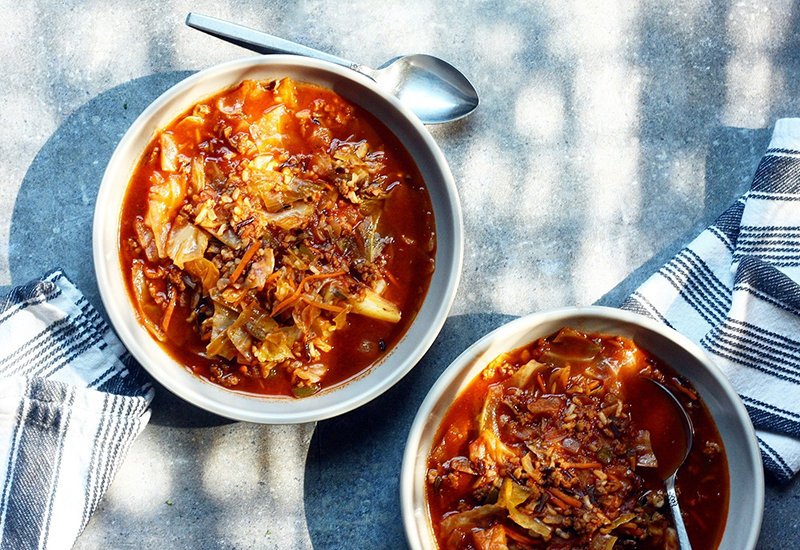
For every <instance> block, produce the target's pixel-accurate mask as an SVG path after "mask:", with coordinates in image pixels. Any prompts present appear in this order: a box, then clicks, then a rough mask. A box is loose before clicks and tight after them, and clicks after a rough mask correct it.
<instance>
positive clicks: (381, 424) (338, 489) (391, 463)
mask: <svg viewBox="0 0 800 550" xmlns="http://www.w3.org/2000/svg"><path fill="white" fill-rule="evenodd" d="M512 319H514V317H512V316H509V315H500V314H494V313H485V314H474V315H461V316H454V317H450V318H448V319H447V321H446V322H445V324H444V327H443V328H442V331H441V333H440V334H439V337H438V338H437V339H436V341H435V342H434V344H433V346H432V347H431V349H430V350H429V351H428V353H427V354H426V355H425V356H424V357H423V358H422V360H421V361H420V362H419V363H418V364H417V366H415V367H414V368H413V369H412V370H411V372H410V373H409V374H407V375H406V376H405V377H404V378H403V379H402V380H401V381H400V382H398V383H397V384H396V385H395V386H394V387H392V388H391V389H390V390H389V391H387V392H386V393H384V394H383V395H382V396H380V397H379V398H377V399H375V400H373V401H372V402H370V403H367V404H366V405H364V406H362V407H360V408H358V409H356V410H355V411H352V412H350V413H348V414H345V415H342V416H340V417H337V418H333V419H330V420H325V421H322V422H319V423H318V424H317V429H316V431H315V432H314V436H313V438H312V440H311V446H310V449H309V452H308V459H307V463H306V477H305V507H306V522H307V523H308V530H309V534H310V535H311V541H312V542H313V544H314V548H315V550H328V549H331V550H333V549H341V548H381V549H382V550H404V549H406V548H408V546H407V544H406V539H405V535H404V534H403V523H402V518H401V515H400V498H399V495H400V464H401V463H402V460H403V451H404V448H405V442H406V438H407V437H408V430H409V428H410V427H411V423H412V421H413V419H414V415H415V414H416V412H417V409H418V408H419V406H420V405H421V404H422V401H423V399H424V398H425V395H426V394H427V393H428V390H429V389H430V387H431V386H432V385H433V383H434V382H435V381H436V379H437V378H438V377H439V375H440V374H442V372H443V371H444V370H445V369H446V368H447V366H448V365H449V364H450V363H451V362H452V361H453V360H454V359H455V358H456V357H457V356H458V355H459V354H461V352H463V351H464V350H465V349H466V348H467V347H469V346H470V345H471V344H472V343H473V342H474V341H475V340H478V339H479V338H480V337H482V336H483V335H485V334H487V333H488V332H490V331H492V330H494V329H495V328H497V327H499V326H501V325H503V324H505V323H507V322H509V321H511V320H512Z"/></svg>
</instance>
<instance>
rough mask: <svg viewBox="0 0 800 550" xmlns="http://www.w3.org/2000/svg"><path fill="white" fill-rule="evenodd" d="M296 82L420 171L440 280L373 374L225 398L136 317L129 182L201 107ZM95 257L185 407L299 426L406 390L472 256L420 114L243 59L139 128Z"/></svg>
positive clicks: (168, 96)
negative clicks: (241, 86) (123, 258)
mask: <svg viewBox="0 0 800 550" xmlns="http://www.w3.org/2000/svg"><path fill="white" fill-rule="evenodd" d="M285 76H288V77H291V78H293V79H295V80H299V81H303V82H309V83H314V84H317V85H320V86H324V87H326V88H329V89H332V90H333V91H335V92H336V93H338V94H339V95H341V96H343V97H345V98H346V99H348V100H350V101H352V102H353V103H356V104H357V105H360V106H361V107H363V108H364V109H366V110H367V111H369V112H371V113H372V114H373V115H375V116H376V117H377V118H378V119H379V120H380V121H382V122H383V123H384V124H385V125H386V126H387V127H388V128H389V130H390V131H392V132H394V134H395V135H396V136H397V137H398V138H399V140H400V141H401V143H402V144H403V145H404V146H405V147H406V149H407V150H408V151H409V153H410V154H411V156H412V157H413V159H414V160H415V161H416V163H417V167H418V168H419V170H420V172H421V174H422V177H423V178H424V180H425V183H426V184H427V187H428V191H429V193H430V197H431V202H432V203H433V208H434V217H435V220H436V235H437V252H436V270H435V272H434V275H433V278H432V280H431V284H430V289H429V290H428V294H427V297H426V298H425V301H424V303H423V304H422V307H421V309H420V311H419V312H418V314H417V317H416V319H415V320H414V322H413V324H412V325H411V326H410V327H409V329H408V331H407V333H406V334H405V336H404V337H403V339H402V340H401V341H400V342H399V343H398V344H397V346H396V347H395V348H394V349H392V350H391V351H390V353H388V354H387V355H386V356H384V358H383V359H381V360H380V361H379V362H378V363H377V364H375V365H373V366H372V367H371V368H370V369H369V370H368V371H367V372H366V373H364V374H362V375H361V376H359V377H357V378H356V379H354V380H351V381H349V382H347V383H345V384H342V385H340V386H338V387H336V388H333V389H330V390H325V391H321V392H319V393H318V394H316V395H314V396H311V397H307V398H303V399H292V398H269V397H259V396H250V395H245V394H242V393H236V392H233V391H229V390H226V389H223V388H221V387H219V386H217V385H214V384H211V383H209V382H206V381H204V380H202V379H201V378H199V377H197V376H195V375H193V374H191V373H190V372H189V371H188V370H187V369H185V368H184V367H183V366H182V365H180V364H178V363H176V362H175V360H173V359H172V358H171V357H170V356H169V355H168V354H167V353H166V352H165V351H164V350H163V349H162V348H161V347H160V346H159V345H158V344H157V343H156V342H155V340H153V338H151V337H150V335H149V334H148V332H147V331H146V330H145V329H144V328H143V327H142V326H141V325H140V324H139V323H138V322H137V320H136V318H135V317H134V313H133V310H132V306H131V303H130V301H129V299H128V294H127V292H126V289H125V284H124V280H123V273H122V268H121V266H120V261H119V257H118V241H119V222H120V212H121V207H122V201H123V197H124V194H125V189H126V187H127V185H128V181H129V180H130V176H131V174H132V172H133V170H134V168H135V167H136V165H137V162H138V161H139V158H140V156H141V155H142V153H143V151H144V150H145V147H146V146H147V144H148V143H149V142H150V140H151V138H152V136H153V134H154V133H155V132H156V131H157V130H159V129H160V128H163V127H164V126H166V125H167V124H169V123H170V122H171V121H172V120H173V119H174V118H176V117H177V116H178V115H180V114H181V113H183V112H184V111H185V110H186V109H188V108H189V107H191V106H192V105H193V104H194V103H196V102H197V101H199V100H201V99H204V98H206V97H208V96H210V95H212V94H213V93H215V92H218V91H220V90H222V89H225V88H228V87H230V86H233V85H236V84H238V83H239V82H241V81H242V80H245V79H270V78H280V77H285ZM93 252H94V263H95V271H96V274H97V282H98V286H99V288H100V295H101V297H102V299H103V304H104V305H105V308H106V311H107V313H108V316H109V318H110V320H111V323H112V324H113V326H114V328H115V329H116V332H117V334H118V335H119V337H120V338H121V339H122V342H123V343H124V344H125V346H126V347H127V348H128V349H129V350H130V352H131V353H132V354H133V356H134V357H135V358H136V359H137V360H138V361H139V363H141V364H142V366H143V367H144V368H145V369H147V371H148V372H149V373H150V374H151V375H152V376H153V377H154V378H155V379H156V380H158V382H159V383H161V384H162V385H163V386H165V387H166V388H167V389H169V390H170V391H172V392H173V393H175V394H177V395H178V396H180V397H182V398H183V399H185V400H186V401H188V402H190V403H192V404H194V405H196V406H198V407H201V408H203V409H206V410H209V411H212V412H214V413H217V414H219V415H222V416H225V417H228V418H232V419H235V420H244V421H250V422H261V423H274V424H290V423H300V422H311V421H315V420H321V419H324V418H329V417H332V416H335V415H338V414H342V413H344V412H347V411H349V410H352V409H354V408H355V407H358V406H359V405H362V404H364V403H366V402H368V401H370V400H371V399H373V398H375V397H377V396H378V395H380V394H381V393H383V392H384V391H386V390H387V389H388V388H390V387H391V386H392V385H393V384H394V383H395V382H397V381H398V380H400V378H402V377H403V376H404V375H405V374H406V373H407V372H408V371H409V370H410V369H411V368H412V367H413V366H414V365H415V364H416V363H417V361H418V360H419V359H420V358H421V357H422V355H423V354H424V353H425V352H426V351H427V350H428V348H429V347H430V345H431V344H432V343H433V341H434V339H435V338H436V336H437V334H438V333H439V331H440V330H441V327H442V325H443V324H444V321H445V318H446V317H447V313H448V312H449V310H450V306H451V304H452V302H453V298H454V296H455V292H456V288H457V286H458V281H459V276H460V271H461V262H462V256H463V228H462V219H461V207H460V205H459V201H458V194H457V191H456V187H455V183H454V182H453V176H452V174H451V173H450V169H449V167H448V165H447V162H446V160H445V158H444V156H443V155H442V153H441V151H440V150H439V148H438V146H437V145H436V143H435V142H434V140H433V138H432V137H431V135H430V133H428V131H427V130H426V129H425V127H424V126H423V125H422V124H421V123H420V122H419V120H418V119H417V118H416V116H415V115H414V114H412V113H411V111H409V110H408V109H407V108H406V107H405V106H403V105H402V104H400V102H399V101H398V100H397V99H396V98H395V97H394V96H393V95H391V94H389V93H387V92H385V91H383V90H382V89H381V88H379V87H378V86H377V84H375V82H373V81H372V80H370V79H368V78H367V77H365V76H363V75H361V74H358V73H356V72H355V71H352V70H350V69H347V68H343V67H339V66H337V65H333V64H330V63H327V62H324V61H317V60H313V59H309V58H305V57H297V56H288V55H272V56H259V57H251V58H245V59H239V60H235V61H231V62H228V63H224V64H221V65H218V66H215V67H211V68H209V69H206V70H203V71H200V72H198V73H196V74H194V75H192V76H190V77H189V78H187V79H185V80H183V81H182V82H180V83H178V84H176V85H175V86H173V87H172V88H171V89H169V90H168V91H167V92H165V93H164V94H163V95H161V97H159V98H158V99H156V100H155V101H154V102H153V103H152V104H151V105H150V106H149V107H148V108H147V109H145V111H144V112H143V113H142V114H141V115H140V116H139V118H137V120H136V121H135V122H134V123H133V125H132V126H131V128H130V129H129V130H128V132H127V133H126V134H125V136H124V137H123V138H122V141H121V142H120V143H119V145H118V146H117V149H116V151H115V152H114V155H113V156H112V157H111V160H110V162H109V164H108V167H107V169H106V172H105V175H104V177H103V181H102V183H101V185H100V191H99V193H98V196H97V206H96V208H95V218H94V232H93Z"/></svg>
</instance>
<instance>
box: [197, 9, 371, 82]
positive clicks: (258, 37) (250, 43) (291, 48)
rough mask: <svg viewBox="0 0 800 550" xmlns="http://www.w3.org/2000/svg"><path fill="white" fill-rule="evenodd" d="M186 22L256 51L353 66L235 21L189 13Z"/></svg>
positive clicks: (343, 60)
mask: <svg viewBox="0 0 800 550" xmlns="http://www.w3.org/2000/svg"><path fill="white" fill-rule="evenodd" d="M186 24H187V25H188V26H190V27H192V28H194V29H197V30H199V31H203V32H205V33H207V34H210V35H212V36H216V37H218V38H222V39H223V40H226V41H227V42H231V43H232V44H236V45H237V46H242V47H244V48H247V49H249V50H253V51H255V52H258V53H289V54H295V55H302V56H305V57H313V58H314V59H321V60H322V61H330V62H331V63H336V64H337V65H342V66H343V67H348V68H351V69H354V68H355V64H354V63H351V62H350V61H347V60H346V59H342V58H341V57H336V56H335V55H330V54H327V53H325V52H321V51H319V50H315V49H313V48H309V47H306V46H301V45H300V44H295V43H294V42H290V41H288V40H284V39H283V38H278V37H277V36H272V35H271V34H267V33H265V32H261V31H257V30H254V29H250V28H248V27H244V26H242V25H237V24H236V23H230V22H228V21H223V20H222V19H217V18H216V17H210V16H208V15H201V14H199V13H190V14H189V16H188V17H187V18H186Z"/></svg>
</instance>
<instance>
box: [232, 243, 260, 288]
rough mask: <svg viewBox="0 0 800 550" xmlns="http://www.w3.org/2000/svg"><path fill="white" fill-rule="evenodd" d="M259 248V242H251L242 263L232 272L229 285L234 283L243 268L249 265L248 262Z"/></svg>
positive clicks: (242, 271)
mask: <svg viewBox="0 0 800 550" xmlns="http://www.w3.org/2000/svg"><path fill="white" fill-rule="evenodd" d="M260 247H261V241H258V240H256V241H253V242H252V243H251V244H250V246H249V247H248V249H247V250H246V251H245V253H244V255H243V256H242V261H240V262H239V265H237V266H236V269H234V270H233V275H231V283H235V282H236V280H237V279H238V278H239V277H240V276H241V274H242V273H244V268H245V267H247V264H248V263H250V260H252V259H253V256H255V254H256V251H257V250H258V249H259V248H260Z"/></svg>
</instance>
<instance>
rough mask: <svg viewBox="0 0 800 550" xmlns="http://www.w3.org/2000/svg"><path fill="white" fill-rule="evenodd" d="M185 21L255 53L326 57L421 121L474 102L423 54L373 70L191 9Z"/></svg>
mask: <svg viewBox="0 0 800 550" xmlns="http://www.w3.org/2000/svg"><path fill="white" fill-rule="evenodd" d="M186 24H187V25H188V26H190V27H192V28H195V29H198V30H200V31H203V32H205V33H208V34H210V35H212V36H216V37H219V38H222V39H223V40H226V41H228V42H232V43H233V44H237V45H239V46H243V47H245V48H248V49H250V50H253V51H256V52H259V53H290V54H296V55H303V56H306V57H313V58H315V59H322V60H324V61H330V62H332V63H336V64H337V65H342V66H344V67H349V68H350V69H352V70H354V71H357V72H359V73H361V74H363V75H366V76H368V77H369V78H371V79H372V80H374V81H375V82H377V83H378V84H379V85H380V86H381V87H383V88H385V89H386V90H387V91H389V92H390V93H392V94H393V95H395V96H397V98H398V99H399V100H400V101H402V102H403V103H404V104H405V105H406V106H407V107H408V108H409V109H411V111H413V112H414V114H416V115H417V117H419V119H420V120H421V121H422V123H423V124H439V123H442V122H450V121H452V120H457V119H459V118H462V117H465V116H467V115H468V114H470V113H471V112H472V111H474V110H475V108H476V107H477V106H478V103H479V99H478V93H477V92H476V91H475V88H474V87H473V86H472V84H470V82H469V80H467V78H466V77H465V76H464V75H463V74H461V73H460V72H459V71H458V70H457V69H456V68H455V67H453V66H452V65H450V64H449V63H447V62H446V61H443V60H441V59H439V58H437V57H433V56H430V55H425V54H416V55H407V56H403V57H398V58H395V59H393V60H391V61H389V62H388V63H387V64H385V65H383V66H382V67H381V68H378V69H370V68H369V67H366V66H364V65H359V64H358V63H353V62H351V61H347V60H346V59H342V58H340V57H336V56H334V55H330V54H327V53H324V52H320V51H318V50H314V49H312V48H308V47H306V46H301V45H300V44H295V43H294V42H289V41H288V40H284V39H282V38H278V37H276V36H272V35H270V34H267V33H264V32H261V31H257V30H253V29H250V28H247V27H243V26H241V25H237V24H235V23H229V22H228V21H223V20H221V19H217V18H215V17H209V16H207V15H200V14H198V13H190V14H189V16H188V17H187V18H186Z"/></svg>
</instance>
